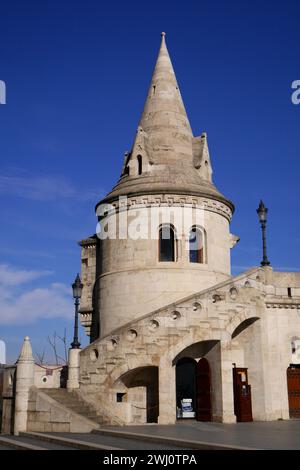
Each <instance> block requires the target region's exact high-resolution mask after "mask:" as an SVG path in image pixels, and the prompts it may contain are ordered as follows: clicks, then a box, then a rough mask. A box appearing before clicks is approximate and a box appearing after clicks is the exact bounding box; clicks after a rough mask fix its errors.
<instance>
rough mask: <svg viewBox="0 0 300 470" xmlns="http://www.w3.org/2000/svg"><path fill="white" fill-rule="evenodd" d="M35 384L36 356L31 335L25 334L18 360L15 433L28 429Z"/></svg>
mask: <svg viewBox="0 0 300 470" xmlns="http://www.w3.org/2000/svg"><path fill="white" fill-rule="evenodd" d="M33 384H34V358H33V354H32V348H31V344H30V339H29V336H25V338H24V342H23V346H22V349H21V353H20V356H19V359H18V361H17V379H16V401H15V419H14V434H15V435H18V434H19V433H20V432H24V431H26V429H27V411H28V398H29V391H30V388H31V387H32V386H33Z"/></svg>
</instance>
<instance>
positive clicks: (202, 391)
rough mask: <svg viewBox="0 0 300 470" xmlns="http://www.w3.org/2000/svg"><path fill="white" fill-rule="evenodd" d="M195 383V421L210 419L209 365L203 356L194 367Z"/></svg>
mask: <svg viewBox="0 0 300 470" xmlns="http://www.w3.org/2000/svg"><path fill="white" fill-rule="evenodd" d="M196 383H197V399H196V401H197V411H196V417H197V421H211V419H212V410H211V382H210V367H209V363H208V361H207V360H206V359H205V358H203V359H200V361H199V362H198V364H197V369H196Z"/></svg>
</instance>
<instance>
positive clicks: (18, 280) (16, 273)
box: [0, 264, 53, 288]
mask: <svg viewBox="0 0 300 470" xmlns="http://www.w3.org/2000/svg"><path fill="white" fill-rule="evenodd" d="M49 274H53V272H52V271H25V270H22V269H16V268H12V267H11V266H8V265H7V264H0V288H1V286H17V285H20V284H24V283H25V282H29V281H34V280H35V279H38V278H40V277H42V276H48V275H49Z"/></svg>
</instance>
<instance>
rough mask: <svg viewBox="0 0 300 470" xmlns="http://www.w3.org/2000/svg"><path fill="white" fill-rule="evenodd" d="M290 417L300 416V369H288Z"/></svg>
mask: <svg viewBox="0 0 300 470" xmlns="http://www.w3.org/2000/svg"><path fill="white" fill-rule="evenodd" d="M287 383H288V395H289V409H290V418H300V369H299V368H293V367H289V368H288V370H287Z"/></svg>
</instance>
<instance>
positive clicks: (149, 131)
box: [4, 33, 300, 434]
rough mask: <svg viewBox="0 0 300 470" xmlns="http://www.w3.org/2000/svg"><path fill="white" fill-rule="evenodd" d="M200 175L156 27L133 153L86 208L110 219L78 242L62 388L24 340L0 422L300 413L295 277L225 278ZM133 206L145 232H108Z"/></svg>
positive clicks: (254, 274) (220, 242)
mask: <svg viewBox="0 0 300 470" xmlns="http://www.w3.org/2000/svg"><path fill="white" fill-rule="evenodd" d="M212 174H213V171H212V165H211V159H210V154H209V149H208V141H207V136H206V134H205V133H202V134H201V135H200V136H197V137H194V136H193V133H192V130H191V126H190V123H189V120H188V117H187V114H186V111H185V107H184V104H183V100H182V97H181V94H180V90H179V87H178V83H177V80H176V77H175V73H174V70H173V67H172V63H171V60H170V57H169V53H168V50H167V47H166V42H165V34H164V33H162V41H161V46H160V50H159V54H158V58H157V62H156V65H155V69H154V72H153V76H152V79H151V83H150V87H149V91H148V95H147V98H146V103H145V105H144V110H143V112H142V116H141V119H140V122H139V124H138V128H137V132H136V136H135V139H134V143H133V146H132V150H131V151H130V152H128V153H126V154H125V158H124V164H123V168H122V173H121V177H120V179H119V181H118V183H117V184H116V186H115V187H114V188H113V189H112V191H111V192H110V193H109V194H108V195H107V196H106V197H105V198H104V199H103V200H102V201H100V202H99V203H98V205H97V207H96V211H97V215H98V219H99V222H100V223H102V224H103V222H105V223H108V224H109V222H110V221H111V220H112V218H114V221H115V223H116V226H117V229H118V230H117V231H116V236H115V237H113V238H101V237H100V238H99V236H97V235H91V236H90V237H87V238H86V239H84V240H82V241H81V242H80V246H81V262H82V268H81V280H82V283H83V293H82V298H81V305H80V318H81V323H82V325H83V326H84V328H85V331H86V333H87V335H89V336H90V339H91V343H90V345H89V346H88V347H86V348H85V349H83V350H80V349H77V350H76V349H73V350H72V349H71V350H70V356H69V376H68V381H67V385H66V388H64V386H65V384H62V382H61V381H60V380H59V376H58V375H57V376H55V377H56V378H52V380H49V378H48V382H47V380H46V381H44V382H43V380H42V379H43V377H42V376H41V373H40V372H39V370H38V368H37V366H35V365H34V361H33V357H32V351H31V346H30V342H29V339H28V338H25V341H24V345H23V348H22V352H21V355H20V358H19V361H18V363H17V366H16V370H15V368H12V367H10V368H7V369H6V379H5V380H6V381H5V383H4V396H5V394H6V396H7V400H6V402H7V407H6V411H5V413H6V415H7V416H8V418H7V419H6V420H4V423H6V426H8V425H7V423H8V421H9V419H10V418H11V414H12V413H14V417H15V419H14V432H15V433H16V434H17V433H19V432H20V431H24V430H29V431H71V432H72V431H74V432H75V431H82V430H85V431H87V432H88V431H90V430H91V429H94V428H95V427H97V426H99V425H100V424H101V423H106V424H132V423H146V422H154V423H155V422H157V423H160V424H171V423H175V422H176V420H177V419H184V418H185V417H190V418H194V419H198V420H202V421H219V422H227V423H231V422H236V421H237V420H238V421H249V420H252V419H253V420H277V419H289V418H290V417H297V416H298V417H299V416H300V404H299V402H298V401H297V398H295V397H296V395H297V393H298V396H300V273H292V272H275V271H273V269H272V268H271V267H269V266H266V267H254V268H253V269H250V270H249V271H247V272H244V273H242V274H240V275H238V276H235V277H233V276H232V275H231V264H230V250H231V249H232V248H233V247H234V245H235V244H236V243H237V241H238V240H239V239H238V237H237V236H235V235H233V234H231V233H230V221H231V218H232V215H233V211H234V206H233V203H232V202H231V201H230V200H229V199H227V197H225V196H224V195H223V194H221V193H220V192H219V190H218V189H217V188H216V187H215V185H214V183H213V179H212ZM103 208H104V210H102V209H103ZM133 210H134V211H136V212H135V213H136V214H138V217H139V225H140V226H139V230H143V229H146V228H147V229H148V223H149V218H148V215H149V213H151V214H153V213H155V214H159V215H158V219H157V223H156V224H155V223H154V231H155V233H156V236H150V235H149V233H148V236H145V237H142V238H137V237H133V236H126V237H120V236H119V233H120V232H119V227H121V225H122V223H123V220H124V217H125V218H126V217H127V216H128V217H127V218H128V219H129V220H131V221H132V219H133V218H132V214H133ZM166 213H168V214H171V215H170V220H169V222H165V221H163V219H162V217H163V215H164V214H166ZM176 213H177V215H178V214H179V218H176ZM191 214H192V216H191ZM195 217H196V219H197V222H195V220H194V218H195ZM182 220H185V223H184V224H182V223H181V222H180V221H182ZM186 220H187V221H189V220H190V225H189V224H187V223H186ZM178 221H179V222H178ZM199 221H200V222H199ZM186 228H187V230H186ZM152 230H153V224H152ZM146 232H147V230H146ZM166 232H168V237H165V233H166ZM15 372H16V378H15ZM59 373H60V372H56V374H59ZM9 377H10V381H9ZM57 377H58V378H57ZM14 383H16V389H15V392H14V393H15V405H13V404H12V400H10V401H9V397H12V396H13V392H12V389H13V384H14ZM13 406H14V408H13ZM4 409H5V408H4Z"/></svg>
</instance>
